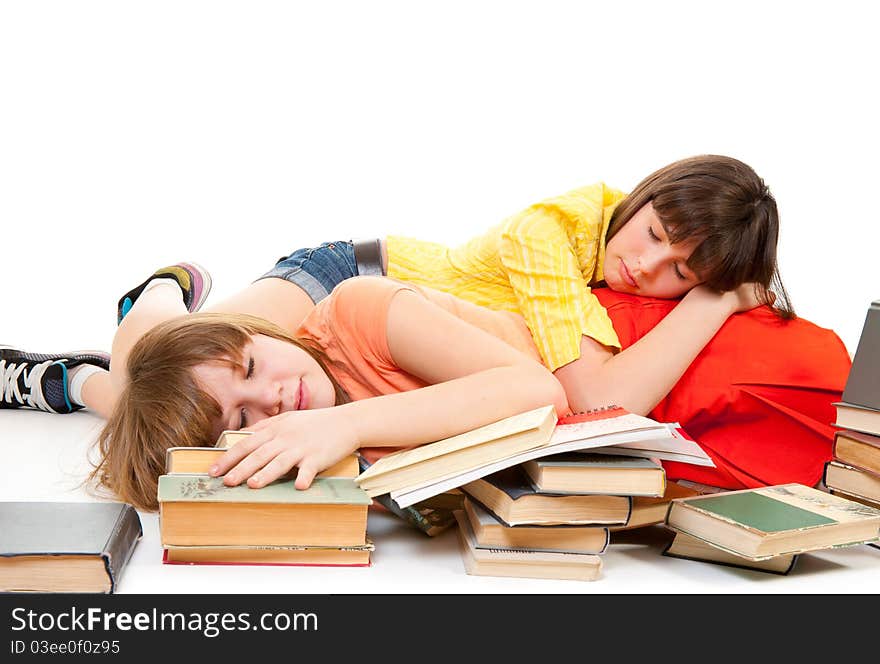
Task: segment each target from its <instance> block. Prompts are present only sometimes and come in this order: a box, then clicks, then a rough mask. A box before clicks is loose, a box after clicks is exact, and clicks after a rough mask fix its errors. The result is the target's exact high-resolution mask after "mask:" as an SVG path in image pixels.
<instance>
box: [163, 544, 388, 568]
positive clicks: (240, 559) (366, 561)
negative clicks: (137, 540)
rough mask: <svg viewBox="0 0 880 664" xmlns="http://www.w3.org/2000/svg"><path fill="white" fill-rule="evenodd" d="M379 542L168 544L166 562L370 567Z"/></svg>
mask: <svg viewBox="0 0 880 664" xmlns="http://www.w3.org/2000/svg"><path fill="white" fill-rule="evenodd" d="M373 550H375V546H374V545H373V543H372V542H370V541H369V540H368V541H367V543H366V544H363V545H360V546H338V547H332V546H168V547H165V549H164V553H163V555H162V563H163V564H166V565H296V566H317V567H368V566H369V565H370V553H371V552H372V551H373Z"/></svg>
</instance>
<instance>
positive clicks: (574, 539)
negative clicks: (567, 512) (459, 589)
mask: <svg viewBox="0 0 880 664" xmlns="http://www.w3.org/2000/svg"><path fill="white" fill-rule="evenodd" d="M464 513H465V514H466V515H467V517H468V520H469V521H470V524H471V529H472V530H473V532H474V537H475V539H476V541H477V548H480V549H532V550H534V551H555V552H557V553H592V554H597V555H598V554H600V553H605V550H606V549H607V548H608V541H609V533H608V529H607V528H603V527H598V526H529V525H524V526H508V525H507V524H505V523H503V522H502V521H499V520H498V518H497V517H496V516H495V515H494V514H492V513H491V512H489V511H488V510H487V509H485V508H484V507H482V506H481V505H480V504H479V503H476V502H474V501H473V500H469V499H466V500H465V501H464Z"/></svg>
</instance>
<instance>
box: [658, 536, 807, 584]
mask: <svg viewBox="0 0 880 664" xmlns="http://www.w3.org/2000/svg"><path fill="white" fill-rule="evenodd" d="M663 555H664V556H669V557H671V558H683V559H685V560H697V561H701V562H707V563H715V564H718V565H727V566H729V567H741V568H743V569H753V570H756V571H759V572H770V573H773V574H783V575H784V574H788V573H789V572H790V571H791V570H792V569H793V568H794V566H795V563H796V562H797V560H798V555H799V554H796V553H788V554H786V553H783V554H780V555H778V556H773V557H772V558H764V559H762V560H751V559H749V558H743V557H742V556H737V555H736V554H733V553H730V552H729V551H725V550H724V549H719V548H718V547H717V546H712V545H711V544H710V543H709V542H705V541H703V540H701V539H700V538H699V537H694V536H693V535H688V534H687V533H682V532H676V533H675V536H674V537H673V538H672V541H671V542H670V543H669V544H668V545H667V546H666V548H665V549H663Z"/></svg>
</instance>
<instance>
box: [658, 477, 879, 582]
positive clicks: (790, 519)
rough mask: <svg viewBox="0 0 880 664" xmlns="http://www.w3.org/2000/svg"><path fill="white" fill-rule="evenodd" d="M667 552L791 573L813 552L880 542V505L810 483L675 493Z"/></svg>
mask: <svg viewBox="0 0 880 664" xmlns="http://www.w3.org/2000/svg"><path fill="white" fill-rule="evenodd" d="M666 525H667V527H668V528H670V529H671V530H673V531H674V532H675V536H674V538H673V540H672V542H671V543H670V544H669V545H668V547H667V548H666V549H665V550H664V552H663V554H664V555H667V556H672V557H676V558H687V559H691V560H701V561H706V562H713V563H720V564H723V565H730V566H734V567H745V568H750V569H755V570H761V571H766V572H775V573H778V574H787V573H788V572H790V571H791V569H792V568H793V567H794V565H795V563H796V561H797V559H798V556H799V555H800V554H801V553H804V552H807V551H817V550H820V549H828V548H831V547H843V546H852V545H856V544H865V543H872V542H877V541H878V538H880V510H877V509H874V508H872V507H869V506H867V505H864V504H862V503H859V502H856V501H852V500H848V499H846V498H843V497H842V496H835V495H832V494H830V493H828V492H825V491H821V490H819V489H815V488H812V487H808V486H805V485H803V484H780V485H776V486H768V487H762V488H759V489H742V490H739V491H722V492H719V493H714V494H707V495H699V496H693V497H689V498H679V499H676V500H673V501H672V502H671V503H670V505H669V511H668V514H667V517H666Z"/></svg>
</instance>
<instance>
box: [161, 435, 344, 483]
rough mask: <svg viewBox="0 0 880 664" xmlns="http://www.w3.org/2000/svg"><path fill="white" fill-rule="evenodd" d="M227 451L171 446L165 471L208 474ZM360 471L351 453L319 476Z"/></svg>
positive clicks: (166, 454) (166, 451)
mask: <svg viewBox="0 0 880 664" xmlns="http://www.w3.org/2000/svg"><path fill="white" fill-rule="evenodd" d="M235 433H240V432H235ZM225 453H226V449H225V448H217V447H169V448H168V449H167V450H165V473H166V474H169V475H170V474H173V473H187V474H193V473H198V474H207V473H208V471H209V470H210V469H211V466H212V465H214V463H215V462H216V461H217V459H219V458H220V457H221V456H223V455H224V454H225ZM296 470H297V469H296V468H293V469H292V470H291V471H290V472H289V473H287V475H286V476H285V477H289V478H295V477H296ZM359 472H360V468H359V467H358V456H357V455H356V454H350V455H348V456H347V457H345V458H344V459H342V460H341V461H339V462H338V463H336V464H334V465H333V466H331V467H330V468H327V469H326V470H323V471H321V472H320V473H318V475H317V476H318V477H357V475H358V473H359Z"/></svg>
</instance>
